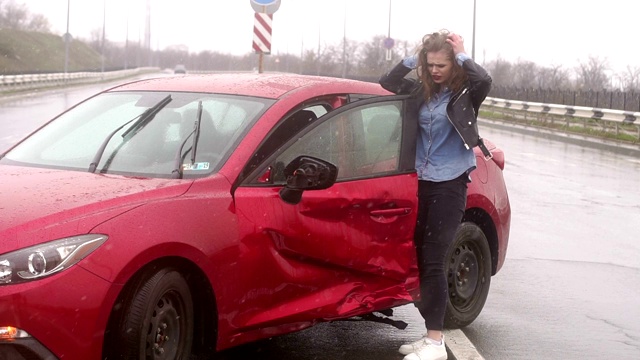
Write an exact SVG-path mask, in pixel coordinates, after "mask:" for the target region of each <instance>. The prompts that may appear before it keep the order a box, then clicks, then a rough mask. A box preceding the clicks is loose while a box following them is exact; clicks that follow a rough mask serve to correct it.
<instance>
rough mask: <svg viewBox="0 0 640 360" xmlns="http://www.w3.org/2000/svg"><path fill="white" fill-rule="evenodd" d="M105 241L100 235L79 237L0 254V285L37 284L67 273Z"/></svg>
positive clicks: (105, 238)
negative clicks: (36, 282)
mask: <svg viewBox="0 0 640 360" xmlns="http://www.w3.org/2000/svg"><path fill="white" fill-rule="evenodd" d="M108 238H109V237H108V236H107V235H103V234H87V235H79V236H73V237H68V238H64V239H59V240H54V241H51V242H48V243H44V244H39V245H35V246H31V247H28V248H24V249H20V250H16V251H13V252H10V253H6V254H1V255H0V285H9V284H19V283H22V282H26V281H31V280H37V279H41V278H43V277H46V276H49V275H52V274H55V273H57V272H60V271H62V270H65V269H68V268H69V267H71V266H73V265H74V264H76V263H77V262H78V261H80V260H82V259H84V257H85V256H87V255H89V254H90V253H91V252H93V251H94V250H95V249H97V248H98V247H99V246H100V245H102V244H103V243H104V242H105V241H107V239H108Z"/></svg>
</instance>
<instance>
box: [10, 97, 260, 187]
mask: <svg viewBox="0 0 640 360" xmlns="http://www.w3.org/2000/svg"><path fill="white" fill-rule="evenodd" d="M271 103H272V101H271V100H266V99H261V98H251V97H241V96H230V95H216V94H202V93H180V92H177V93H176V92H171V93H169V92H110V93H103V94H100V95H98V96H96V97H94V98H91V99H89V100H87V101H85V102H83V103H81V104H79V105H78V106H76V107H74V108H72V109H71V110H69V111H68V112H66V113H64V114H62V115H61V116H59V117H58V118H57V119H55V120H53V121H52V122H50V123H49V124H47V125H46V126H44V127H43V128H42V129H40V130H39V131H37V132H35V133H34V134H32V135H31V136H30V137H28V138H27V139H25V141H23V142H22V143H20V144H19V145H18V146H16V147H15V148H13V149H12V150H11V151H9V152H7V153H6V154H5V156H4V157H3V158H2V159H0V163H2V164H13V165H22V166H33V167H44V168H54V169H66V170H76V171H94V172H95V173H104V174H106V173H109V174H119V175H128V176H143V177H159V178H170V177H184V178H193V177H200V176H205V175H208V174H210V173H212V172H214V171H216V170H217V169H218V168H219V167H220V166H221V165H222V162H223V160H224V159H226V157H227V155H228V154H229V153H230V151H231V150H232V149H233V148H234V147H235V146H236V144H237V143H238V141H239V139H240V138H241V137H242V136H243V135H244V134H245V133H246V131H247V130H248V129H249V127H250V126H251V125H252V124H253V123H254V122H255V120H256V119H257V118H258V117H259V115H260V114H261V113H262V112H264V110H265V109H266V108H267V107H268V106H269V105H270V104H271ZM154 110H155V111H154ZM198 123H199V124H198ZM196 128H197V129H198V130H199V131H198V132H196V131H194V129H196ZM197 133H199V136H197V137H196V136H194V134H197ZM194 138H195V139H194ZM194 140H195V141H194ZM192 149H196V153H195V156H194V154H193V153H192ZM92 164H93V165H92ZM176 172H179V176H175V173H176ZM172 174H173V175H172Z"/></svg>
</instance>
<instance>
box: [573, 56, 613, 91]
mask: <svg viewBox="0 0 640 360" xmlns="http://www.w3.org/2000/svg"><path fill="white" fill-rule="evenodd" d="M608 67H609V66H608V64H607V60H606V59H600V58H599V57H597V56H589V59H588V60H587V62H586V63H583V62H580V63H579V65H578V66H577V67H576V68H575V72H576V86H577V87H578V89H582V90H594V91H599V90H603V89H606V88H608V87H609V84H610V83H611V82H610V79H609V76H607V73H606V72H607V70H608Z"/></svg>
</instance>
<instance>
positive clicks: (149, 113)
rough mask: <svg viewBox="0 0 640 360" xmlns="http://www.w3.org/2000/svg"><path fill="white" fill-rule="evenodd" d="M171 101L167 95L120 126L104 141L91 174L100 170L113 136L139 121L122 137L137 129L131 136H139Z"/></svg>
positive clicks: (90, 167) (92, 166)
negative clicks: (103, 155)
mask: <svg viewBox="0 0 640 360" xmlns="http://www.w3.org/2000/svg"><path fill="white" fill-rule="evenodd" d="M170 101H171V95H167V96H166V97H165V98H164V99H162V100H160V102H158V103H157V104H155V105H153V106H152V107H150V108H148V109H147V110H145V111H143V112H142V114H140V115H138V116H136V117H134V118H133V119H131V120H129V121H127V122H126V123H124V124H122V125H121V126H119V127H118V128H117V129H115V130H114V131H112V132H111V133H110V134H109V135H108V136H107V137H106V138H105V139H104V140H103V141H102V144H100V147H99V148H98V151H97V152H96V154H95V155H94V156H93V160H92V161H91V164H89V172H92V173H95V172H96V169H97V168H98V164H99V163H100V159H101V158H102V154H103V153H104V150H105V149H106V148H107V144H109V141H111V138H112V137H113V135H115V134H116V133H117V132H118V131H120V130H121V129H122V128H123V127H125V126H127V125H128V124H129V123H131V122H132V121H134V120H136V119H138V120H137V121H136V122H135V123H133V125H131V127H130V128H129V129H127V131H125V132H124V134H122V137H123V138H124V137H125V136H127V135H129V134H130V133H131V131H132V130H134V129H135V132H134V133H133V134H132V135H131V136H133V135H135V134H137V133H138V131H140V129H142V128H143V127H144V126H145V125H146V124H147V123H149V121H151V119H153V117H154V116H155V115H156V114H157V113H158V111H160V110H162V108H163V107H165V106H166V105H167V104H168V103H169V102H170ZM131 136H130V137H131Z"/></svg>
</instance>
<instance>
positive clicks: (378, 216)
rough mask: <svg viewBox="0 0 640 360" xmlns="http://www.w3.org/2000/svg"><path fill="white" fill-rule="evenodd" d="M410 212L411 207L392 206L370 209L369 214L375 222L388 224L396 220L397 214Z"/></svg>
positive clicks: (402, 214)
mask: <svg viewBox="0 0 640 360" xmlns="http://www.w3.org/2000/svg"><path fill="white" fill-rule="evenodd" d="M409 214H411V208H393V209H384V210H371V212H370V213H369V215H371V219H372V220H373V221H375V222H379V223H383V224H388V223H392V222H394V221H396V220H397V219H398V217H399V216H404V215H409Z"/></svg>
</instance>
